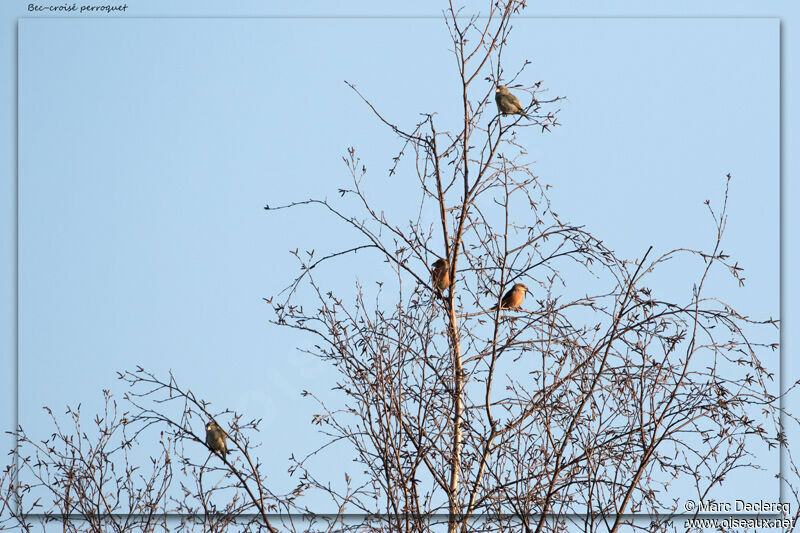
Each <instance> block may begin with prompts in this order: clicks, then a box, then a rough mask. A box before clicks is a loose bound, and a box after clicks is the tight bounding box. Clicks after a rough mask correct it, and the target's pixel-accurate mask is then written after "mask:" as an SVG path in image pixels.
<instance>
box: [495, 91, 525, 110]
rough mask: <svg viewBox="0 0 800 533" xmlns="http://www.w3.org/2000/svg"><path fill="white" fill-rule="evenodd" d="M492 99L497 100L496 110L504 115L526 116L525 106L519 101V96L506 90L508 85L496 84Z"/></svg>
mask: <svg viewBox="0 0 800 533" xmlns="http://www.w3.org/2000/svg"><path fill="white" fill-rule="evenodd" d="M494 100H495V102H497V110H498V111H500V112H501V113H502V114H504V115H522V116H523V117H525V118H528V115H526V114H525V108H524V107H522V104H521V103H520V101H519V98H517V97H516V96H514V95H513V94H511V93H510V92H508V87H506V86H505V85H498V86H497V90H496V91H495V93H494Z"/></svg>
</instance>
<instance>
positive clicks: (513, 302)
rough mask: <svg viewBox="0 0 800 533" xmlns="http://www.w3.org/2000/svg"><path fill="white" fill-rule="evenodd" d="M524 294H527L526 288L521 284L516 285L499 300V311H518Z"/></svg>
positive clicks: (495, 307)
mask: <svg viewBox="0 0 800 533" xmlns="http://www.w3.org/2000/svg"><path fill="white" fill-rule="evenodd" d="M526 292H528V287H526V286H525V285H524V284H523V283H517V284H516V285H514V286H513V287H511V290H510V291H508V292H507V293H506V295H505V296H503V299H502V300H500V309H519V308H520V307H521V306H522V300H524V299H525V293H526ZM492 309H497V306H494V307H492Z"/></svg>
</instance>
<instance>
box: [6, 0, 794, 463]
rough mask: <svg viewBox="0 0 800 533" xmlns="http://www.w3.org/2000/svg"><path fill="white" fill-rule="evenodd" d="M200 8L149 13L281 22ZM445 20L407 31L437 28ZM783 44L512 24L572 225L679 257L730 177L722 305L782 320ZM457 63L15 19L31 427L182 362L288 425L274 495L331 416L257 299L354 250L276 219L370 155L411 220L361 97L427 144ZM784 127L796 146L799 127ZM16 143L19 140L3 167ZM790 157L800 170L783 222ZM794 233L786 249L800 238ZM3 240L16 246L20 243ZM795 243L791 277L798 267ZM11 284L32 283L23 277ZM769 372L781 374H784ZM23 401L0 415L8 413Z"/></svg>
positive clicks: (381, 187)
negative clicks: (349, 158)
mask: <svg viewBox="0 0 800 533" xmlns="http://www.w3.org/2000/svg"><path fill="white" fill-rule="evenodd" d="M19 4H20V5H19V6H17V5H16V3H10V4H4V5H3V7H2V8H0V9H2V11H0V16H2V17H3V18H2V20H3V23H6V24H7V26H8V27H12V22H11V21H13V20H15V19H16V17H18V16H24V15H26V13H24V12H23V11H24V9H23V7H24V6H23V5H22V3H19ZM674 5H675V6H681V4H680V3H678V2H674ZM738 5H739V4H732V6H733V7H731V9H738V8H737V6H738ZM741 5H746V4H744V3H742V4H741ZM753 5H754V4H753ZM787 5H788V4H787ZM11 6H13V7H11ZM189 6H190V4H189V3H188V2H183V3H180V2H178V3H172V4H170V9H171V11H169V12H167V11H158V8H157V7H156V4H155V3H152V2H151V3H142V4H141V5H140V6H138V7H137V8H136V11H132V12H131V13H130V14H131V15H133V16H154V15H193V16H201V15H232V16H233V15H236V16H244V15H255V14H261V15H269V14H280V13H281V11H280V10H279V9H278V8H277V6H276V9H275V10H270V9H271V8H269V9H268V8H261V9H259V8H256V7H254V6H253V5H251V6H250V11H249V12H248V11H247V9H246V6H245V4H242V5H241V6H239V7H238V8H237V9H236V10H234V9H232V8H231V10H230V11H226V9H227V8H225V7H221V6H220V5H219V4H214V3H198V4H195V3H192V4H191V8H190V7H189ZM243 6H245V7H243ZM631 6H633V4H632V3H622V2H617V3H615V4H608V7H607V8H606V9H607V11H603V13H605V14H606V15H609V16H614V15H631V14H636V15H647V14H649V13H643V12H642V11H641V10H638V11H637V12H635V13H634V12H631V11H630V10H629V9H630V8H631ZM307 9H311V8H307ZM340 9H342V11H341V13H342V14H354V13H358V12H359V11H352V10H348V8H340ZM353 9H355V8H353ZM425 9H426V8H422V7H420V6H416V5H412V6H410V7H409V13H411V14H420V13H424V14H427V13H430V14H431V15H434V16H435V15H436V14H437V11H436V10H433V11H432V10H430V9H428V10H427V11H425ZM581 9H587V10H588V9H590V8H589V7H588V4H583V5H582V4H580V3H575V4H574V5H573V6H572V10H570V11H563V12H555V13H554V12H552V11H549V12H547V13H542V12H541V11H537V10H536V9H532V10H531V11H530V12H529V14H530V15H536V14H547V15H564V16H570V15H589V14H597V8H591V9H593V10H594V11H591V12H590V11H581ZM615 9H616V11H615ZM637 9H638V8H637ZM695 9H697V8H696V7H695ZM742 9H743V8H742ZM242 10H244V11H242ZM420 10H421V11H420ZM626 10H627V11H626ZM677 10H678V8H677V7H676V11H677ZM306 13H312V12H311V11H309V12H306ZM316 13H318V14H322V13H324V14H331V10H330V9H326V10H324V11H318V12H316ZM684 13H685V14H692V13H691V12H685V11H681V13H680V14H684ZM745 13H746V14H751V15H773V14H778V15H780V14H782V13H760V12H758V13H756V12H753V11H752V10H750V11H747V9H745ZM377 14H378V15H380V14H382V13H377ZM395 14H397V13H395ZM652 14H655V15H664V14H672V15H675V14H679V13H677V12H664V11H660V12H652ZM695 14H704V15H707V14H716V13H709V12H707V11H701V12H695ZM785 26H786V25H784V31H785ZM779 29H780V28H779V21H778V20H777V19H774V18H760V19H731V18H724V19H719V18H702V19H674V18H670V19H615V18H609V19H591V18H583V19H560V18H559V19H524V20H519V21H518V22H516V23H515V31H514V34H513V41H512V44H511V46H510V48H509V49H508V53H507V54H506V56H505V61H506V65H507V67H506V69H507V71H512V70H514V67H512V66H511V65H515V66H516V65H517V64H518V63H519V62H521V61H522V60H524V59H531V60H532V61H533V64H532V65H531V67H529V71H528V72H529V74H528V76H529V78H528V80H529V81H536V80H539V79H543V80H544V85H545V86H547V87H549V88H550V90H551V94H552V95H559V96H566V97H567V99H566V101H565V102H563V104H562V105H561V112H560V122H562V124H563V126H562V127H560V128H557V129H556V130H555V131H554V132H553V133H552V134H549V135H541V134H538V133H535V132H534V131H533V130H532V129H529V130H527V131H526V132H524V134H523V139H524V140H525V141H526V143H527V145H528V147H529V150H530V154H531V158H532V159H533V160H535V161H536V166H535V171H536V173H537V175H538V176H540V177H541V179H542V181H544V182H545V183H549V184H551V185H552V186H553V188H552V189H551V193H550V194H551V199H552V201H553V204H554V206H556V211H557V212H558V213H559V215H561V217H562V218H563V219H567V220H570V221H572V222H575V223H580V224H586V225H587V227H588V228H590V229H591V230H592V231H593V232H594V233H595V234H596V235H598V236H599V237H601V238H603V239H604V241H605V244H606V245H608V246H609V247H611V248H613V249H615V250H617V251H619V252H620V253H621V254H622V255H625V256H628V257H636V256H639V255H641V253H642V252H643V251H644V250H646V249H647V247H648V246H649V245H650V244H655V245H656V250H657V251H662V252H663V251H666V250H668V249H671V248H673V247H677V246H690V247H701V246H708V245H709V244H710V242H711V241H710V238H711V237H712V233H711V230H712V226H711V224H710V221H709V219H708V216H707V213H706V211H705V208H704V206H703V205H702V202H703V200H705V199H707V198H708V199H711V200H712V201H717V200H718V199H719V198H720V194H721V192H722V187H723V184H724V180H723V177H724V175H725V174H726V173H727V172H731V173H732V174H733V175H734V180H733V182H732V190H731V206H730V223H729V228H728V244H726V246H725V249H726V250H727V251H729V252H731V253H732V254H734V255H735V256H736V257H737V258H738V259H740V260H741V263H742V265H743V266H744V267H745V268H746V275H747V277H748V284H747V287H746V288H745V289H743V290H738V289H735V287H734V284H733V283H728V284H725V283H724V282H720V284H719V285H718V286H717V287H715V288H716V289H718V290H719V292H720V293H722V294H723V295H724V296H725V297H726V299H727V300H729V301H731V302H732V303H734V304H735V305H742V306H744V307H746V308H747V309H748V310H749V311H751V312H752V314H753V315H756V316H765V315H767V316H768V315H772V316H778V314H779V310H778V239H779V219H778V206H779V181H778V178H779V131H780V130H779V118H780V116H779V85H778V81H779V67H780V65H779V44H780V43H779ZM365 43H367V44H368V46H365ZM446 45H447V36H446V33H445V30H444V28H443V25H442V22H441V20H440V19H438V18H430V19H414V20H409V19H403V18H385V19H384V18H376V19H363V18H362V19H353V18H322V19H319V18H317V19H313V18H312V19H308V18H291V19H270V18H258V19H191V20H186V19H125V18H122V17H111V18H99V19H97V18H96V19H69V20H64V19H59V18H43V17H42V18H26V19H24V20H22V21H20V24H19V63H18V69H19V84H20V85H19V117H18V118H19V145H18V147H19V190H18V192H19V290H20V292H19V302H20V304H19V311H20V315H19V384H20V389H19V417H20V422H21V423H22V424H24V425H25V426H26V427H28V428H31V427H33V428H40V427H42V426H41V421H42V418H41V413H40V406H41V405H42V404H48V405H61V404H63V403H66V402H70V403H77V402H79V401H80V402H83V403H84V405H85V406H86V408H90V407H91V406H92V405H93V404H94V405H96V402H97V401H99V399H100V395H99V390H100V388H107V387H110V388H112V389H114V388H118V387H117V384H116V380H115V379H114V376H115V374H114V371H116V370H120V369H123V368H130V367H132V366H133V365H135V364H141V365H143V366H145V367H146V368H149V369H153V370H155V371H160V372H165V371H166V370H168V369H172V370H173V371H174V372H175V373H176V375H177V376H178V379H179V380H180V381H182V382H184V383H188V384H191V388H192V389H193V390H195V391H197V392H198V393H201V394H202V395H203V396H205V397H206V398H207V399H209V400H211V401H212V402H214V404H215V405H218V406H222V405H225V406H230V407H231V408H235V409H240V410H243V411H245V412H247V413H248V414H252V415H253V416H260V417H263V418H264V425H265V427H267V428H279V431H280V432H281V434H282V436H283V438H282V439H278V440H274V441H270V442H269V443H268V448H267V449H266V450H265V453H266V454H268V455H271V456H272V457H274V458H276V460H275V461H274V463H272V464H271V465H270V466H271V468H272V469H273V470H272V471H271V474H272V475H274V476H275V477H276V478H279V477H280V476H281V475H282V474H281V473H282V472H283V471H284V470H285V466H284V461H283V458H285V457H287V456H288V454H289V453H290V451H291V450H297V449H298V446H297V444H296V443H297V442H310V441H309V439H313V431H312V428H311V426H310V424H309V423H308V421H309V420H310V416H311V414H312V413H313V412H314V409H313V406H312V405H310V404H307V403H304V402H301V401H299V391H300V390H301V389H304V388H312V389H313V388H324V387H325V386H326V384H327V383H329V381H328V380H329V378H330V374H329V371H328V370H327V369H326V368H325V367H324V366H320V365H319V364H318V363H316V362H315V361H313V360H311V359H310V358H308V357H306V356H304V355H303V354H301V353H299V352H298V351H297V349H296V348H297V347H298V346H302V345H303V343H308V342H310V341H309V339H308V338H304V337H302V336H297V335H292V334H289V333H287V332H286V331H285V330H280V329H277V328H275V327H274V326H271V325H269V324H268V319H269V317H270V312H269V308H268V306H266V305H265V304H264V303H263V301H262V300H261V298H262V297H264V296H269V295H271V294H274V293H275V292H277V291H279V290H280V289H281V288H283V287H284V286H286V285H287V284H288V283H289V282H290V281H291V279H292V277H293V274H294V272H295V271H294V270H293V269H294V265H295V263H294V261H293V260H292V258H291V256H290V255H289V254H288V253H287V251H288V250H290V249H294V248H296V247H300V248H304V247H305V248H311V247H315V248H318V250H320V251H321V252H322V251H334V250H335V249H337V248H340V247H343V246H347V245H349V244H350V243H351V242H352V240H351V239H352V234H348V233H347V232H346V231H345V229H344V228H341V227H334V226H331V225H330V224H328V222H327V219H323V218H317V217H316V215H314V214H313V213H311V212H306V211H304V212H295V213H293V214H276V215H269V214H266V213H264V211H263V209H262V206H263V205H264V204H265V203H270V204H277V203H284V202H287V201H291V200H298V199H303V198H306V197H308V196H318V197H319V196H329V197H333V196H335V191H336V189H337V188H338V187H339V186H341V185H343V184H345V183H346V182H347V179H348V177H347V173H346V169H345V168H344V166H343V164H342V163H341V156H342V155H343V154H344V153H345V150H346V148H347V147H348V146H355V147H356V149H357V152H358V154H359V155H360V156H361V157H362V158H363V159H364V160H365V163H366V165H367V167H368V169H369V171H370V176H371V180H372V181H371V183H372V187H373V188H374V189H373V192H374V194H375V195H376V198H378V199H381V198H382V199H384V200H386V201H390V202H391V204H390V205H392V209H394V210H396V211H397V212H402V210H403V207H404V206H406V205H409V206H410V205H413V202H414V201H415V198H416V195H415V194H414V191H413V190H411V191H410V190H409V187H408V186H407V183H405V184H404V183H403V181H402V176H397V177H395V178H391V179H388V178H387V177H386V169H387V168H388V167H389V164H390V158H391V157H392V156H393V155H394V154H395V152H396V151H397V149H398V148H399V144H398V141H397V140H396V138H395V137H394V136H393V135H391V134H390V133H389V132H387V131H385V130H384V129H382V128H381V127H380V125H379V124H378V123H377V122H376V120H375V119H374V117H373V116H371V114H370V112H369V110H368V109H367V108H366V107H365V106H364V105H363V103H362V102H361V101H360V99H359V98H358V97H357V96H356V95H355V94H354V93H352V91H350V90H349V89H348V88H347V87H346V85H345V84H344V83H343V80H345V79H346V80H348V81H352V82H354V83H355V84H356V85H357V86H358V88H359V90H361V91H362V93H363V94H365V95H366V96H368V97H369V98H371V99H372V101H373V102H374V103H375V104H376V106H377V107H379V108H381V109H385V110H387V113H388V114H390V115H391V117H392V118H394V119H395V120H397V121H398V122H400V123H402V124H404V125H406V126H409V125H411V124H413V122H414V121H415V120H416V118H417V116H418V115H417V114H418V113H420V112H429V111H437V112H439V113H440V120H441V121H442V123H444V124H447V123H448V121H449V123H450V124H453V123H454V119H455V118H456V114H457V112H458V109H457V101H454V100H453V98H452V97H451V96H450V94H452V89H453V88H454V87H455V81H456V78H455V70H454V68H453V61H452V57H451V56H450V55H449V54H448V53H447V51H446ZM784 52H786V48H784ZM786 56H788V54H786ZM789 57H791V56H789ZM8 59H10V57H6V60H8ZM784 61H787V59H786V57H785V58H784ZM7 66H9V65H7ZM787 70H788V69H787ZM11 71H12V72H13V69H11ZM788 75H789V76H790V77H789V79H787V80H785V81H784V85H783V90H784V92H785V94H789V93H788V90H787V87H789V86H790V84H791V80H792V78H791V76H792V75H793V74H791V71H790V72H788ZM448 88H449V89H450V91H449V92H448ZM11 94H12V95H13V92H12V93H11ZM6 95H8V93H6ZM12 102H13V100H12ZM11 108H12V109H13V106H12V107H11ZM791 110H792V108H791V100H789V101H788V102H785V111H786V112H787V113H790V112H792V111H791ZM13 116H14V115H13V113H12V114H10V115H9V117H8V118H9V122H10V123H13ZM786 117H787V115H786V114H785V115H784V120H786ZM789 122H791V121H789ZM7 129H8V128H7ZM9 131H14V130H13V128H12V129H11V130H9ZM784 133H785V134H786V135H787V137H786V138H785V140H784V142H785V146H787V147H789V146H792V142H791V139H790V138H789V137H788V135H789V134H790V133H791V128H790V126H789V125H788V124H787V125H786V126H785V130H784ZM7 134H8V132H6V135H7ZM13 138H14V136H11V137H8V135H7V139H9V140H10V141H11V142H9V143H4V150H7V152H3V153H4V154H5V155H6V156H11V157H10V158H9V157H6V159H5V161H6V164H9V163H11V162H12V161H13V152H12V151H10V150H8V147H13ZM795 144H796V143H795ZM792 156H793V154H792V153H791V152H790V151H787V153H786V154H785V158H786V159H785V160H784V189H783V194H784V202H787V203H788V205H791V203H790V202H791V198H792V196H791V195H792V194H794V189H792V187H791V185H790V181H789V180H788V179H787V176H788V175H789V174H788V173H787V172H788V171H789V169H790V168H791V167H790V165H791V161H792V159H791V158H792ZM10 168H12V169H13V168H14V165H13V164H11V166H10ZM10 175H11V176H13V175H14V173H12V174H10ZM414 183H416V182H415V181H414ZM7 190H9V191H13V188H8V187H7ZM7 196H8V197H9V198H10V196H11V195H7ZM14 196H15V195H14ZM9 198H6V196H4V201H8V200H9ZM10 205H12V206H13V202H11V204H10ZM785 205H787V204H785ZM301 215H302V218H301ZM784 215H785V217H786V218H785V219H784V227H783V231H784V239H789V235H791V229H790V228H791V227H792V224H793V223H794V220H793V218H792V215H791V211H790V210H786V211H785V213H784ZM7 218H8V219H9V220H7V221H6V225H7V228H8V230H9V231H10V230H11V229H13V228H15V226H14V225H13V219H11V218H10V217H7ZM4 227H6V226H4ZM6 242H8V243H9V245H10V246H9V249H10V250H11V251H12V252H13V249H14V246H13V243H14V241H13V239H6ZM784 242H785V245H787V246H788V248H787V249H786V250H785V252H786V253H785V257H784V260H785V261H787V263H784V268H787V265H791V264H792V263H791V261H792V260H793V253H794V252H793V249H792V248H791V240H785V241H784ZM362 266H363V267H364V268H365V272H359V271H348V270H344V271H342V272H336V276H335V281H334V282H335V284H336V287H337V288H339V289H340V291H347V290H349V287H352V285H353V283H354V282H355V281H356V280H357V279H362V280H363V279H367V278H370V276H373V275H374V271H372V269H370V268H369V265H363V264H362ZM377 266H380V264H378V265H377ZM4 268H6V271H7V272H9V274H10V276H9V279H12V280H13V272H14V270H13V265H11V266H9V265H6V266H5V267H4ZM787 270H790V269H787ZM664 283H665V286H668V287H671V289H672V290H675V291H676V292H678V293H685V292H686V291H689V290H690V289H691V282H688V285H687V286H685V287H684V286H681V284H680V283H678V282H673V281H671V280H664ZM791 283H792V282H791V281H790V283H789V284H786V285H785V286H784V292H783V297H784V298H785V305H786V308H785V313H784V316H783V319H784V320H786V319H787V317H788V316H791V315H790V313H791V309H792V307H791V306H792V298H791V294H792V291H793V287H792V285H791ZM681 291H682V292H681ZM8 294H9V295H10V296H11V297H12V298H11V300H12V301H13V290H9V291H8ZM11 310H13V309H12V308H9V309H7V310H6V311H5V312H6V313H7V314H8V318H9V320H8V324H9V325H11V324H13V322H14V321H13V315H11V314H10V311H11ZM790 335H791V334H788V335H785V336H784V351H785V352H784V353H785V354H786V353H787V351H788V350H791V347H792V345H791V342H792V337H791V336H790ZM9 339H10V340H12V341H13V335H12V336H10V337H9ZM9 348H10V349H9V351H8V352H7V353H8V359H7V360H8V361H9V363H8V364H7V365H6V367H8V368H10V369H12V370H13V369H14V366H13V359H14V358H13V342H11V343H10V345H9ZM788 353H791V352H788ZM770 363H771V364H773V365H775V367H777V356H775V359H774V360H773V361H770ZM789 371H790V372H791V371H792V369H789ZM795 374H796V372H795ZM795 374H790V375H795ZM9 375H10V374H9ZM12 383H13V382H12ZM11 388H13V387H10V388H9V390H10V389H11ZM8 396H9V401H8V403H5V401H4V402H3V406H4V407H6V406H7V407H8V408H9V409H8V412H9V413H10V414H12V415H13V408H12V407H13V400H12V397H11V396H10V395H8ZM287 406H291V407H287ZM4 412H5V411H4ZM3 419H4V420H5V419H6V418H5V416H4V417H3ZM9 428H10V424H9ZM4 429H5V427H4ZM299 449H300V450H302V447H301V448H299ZM767 477H768V478H769V477H771V474H770V475H767Z"/></svg>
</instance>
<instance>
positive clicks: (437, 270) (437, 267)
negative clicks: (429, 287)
mask: <svg viewBox="0 0 800 533" xmlns="http://www.w3.org/2000/svg"><path fill="white" fill-rule="evenodd" d="M431 266H432V267H433V271H432V272H431V280H432V281H433V287H434V288H435V289H436V290H437V291H439V292H440V293H441V292H444V291H445V290H446V289H447V288H448V287H450V285H452V284H453V283H452V280H451V279H450V263H449V262H448V261H447V260H446V259H437V260H436V261H434V262H433V264H432V265H431Z"/></svg>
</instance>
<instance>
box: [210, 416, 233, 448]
mask: <svg viewBox="0 0 800 533" xmlns="http://www.w3.org/2000/svg"><path fill="white" fill-rule="evenodd" d="M225 437H226V434H225V430H223V429H222V428H221V427H220V426H219V424H217V423H216V422H215V421H214V420H209V421H208V423H207V424H206V444H208V447H209V448H211V451H213V452H214V453H220V454H222V455H225V454H226V453H228V446H227V445H226V444H225Z"/></svg>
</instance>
